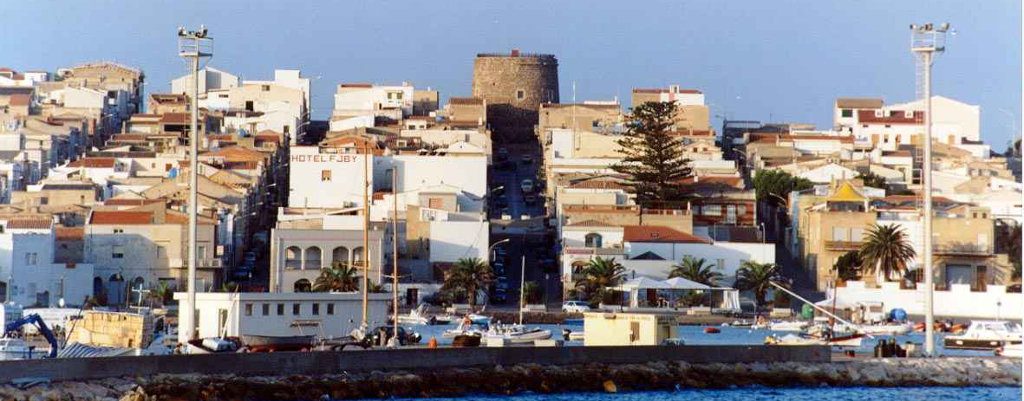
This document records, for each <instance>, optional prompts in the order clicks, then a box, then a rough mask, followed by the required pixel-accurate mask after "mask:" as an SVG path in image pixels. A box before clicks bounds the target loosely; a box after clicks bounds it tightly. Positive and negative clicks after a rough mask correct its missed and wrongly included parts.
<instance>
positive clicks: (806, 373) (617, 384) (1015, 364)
mask: <svg viewBox="0 0 1024 401" xmlns="http://www.w3.org/2000/svg"><path fill="white" fill-rule="evenodd" d="M1020 385H1021V360H1020V359H1000V358H943V359H930V360H929V359H866V360H862V361H844V362H834V363H800V362H781V363H737V364H723V363H709V364H690V363H686V362H650V363H645V364H627V365H606V364H586V365H572V366H551V365H540V364H522V365H514V366H494V367H484V368H461V369H439V370H423V371H387V372H385V371H373V372H338V373H336V374H329V375H317V376H304V375H291V376H253V377H241V376H233V375H214V376H209V375H156V376H153V377H138V378H117V379H103V380H93V381H85V382H77V381H72V382H59V383H50V384H41V385H37V386H34V387H31V388H28V389H18V388H15V387H13V386H11V385H6V386H3V387H0V399H3V400H12V401H13V400H18V401H22V400H24V401H58V400H59V401H65V400H68V401H70V400H102V401H157V400H159V401H163V400H167V401H222V400H223V401H228V400H232V401H234V400H265V401H272V400H284V401H296V400H320V399H325V398H330V399H351V398H387V397H463V396H467V395H472V394H516V393H521V392H526V391H530V392H535V393H557V392H605V391H617V392H623V391H642V390H672V389H679V388H732V387H747V386H768V387H800V386H804V387H808V386H809V387H820V386H836V387H843V386H869V387H879V386H881V387H892V386H1020ZM610 389H611V390H610Z"/></svg>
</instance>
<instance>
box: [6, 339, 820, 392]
mask: <svg viewBox="0 0 1024 401" xmlns="http://www.w3.org/2000/svg"><path fill="white" fill-rule="evenodd" d="M830 360H831V352H830V350H829V349H828V347H824V346H798V347H797V346H763V345H701V346H645V347H623V346H618V347H506V348H489V347H480V348H439V349H427V348H410V349H399V350H371V351H342V352H276V353H265V354H244V353H228V354H215V355H167V356H129V357H113V358H77V359H76V358H72V359H36V360H29V361H0V383H4V382H9V381H11V380H16V379H19V378H26V377H31V378H45V379H47V380H52V381H64V380H87V379H103V378H111V377H122V376H148V375H156V374H203V375H215V374H222V373H232V374H236V375H247V376H251V375H280V374H301V375H321V374H331V373H336V372H340V371H372V370H385V369H387V370H397V369H405V370H417V369H442V368H464V367H473V366H496V365H504V366H511V365H516V364H524V363H544V364H550V365H579V364H587V363H604V364H628V363H644V362H649V361H688V362H691V363H711V362H722V363H740V362H757V361H761V362H783V361H797V362H828V361H830Z"/></svg>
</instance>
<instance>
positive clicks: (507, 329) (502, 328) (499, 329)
mask: <svg viewBox="0 0 1024 401" xmlns="http://www.w3.org/2000/svg"><path fill="white" fill-rule="evenodd" d="M484 337H485V338H486V339H487V340H488V341H490V339H492V338H501V339H506V340H508V341H509V342H510V343H512V344H524V343H529V342H533V341H534V340H547V339H549V338H551V330H545V329H542V328H539V327H532V328H527V327H526V326H523V325H520V324H513V325H507V326H506V325H494V326H491V328H490V329H489V330H487V333H486V334H484Z"/></svg>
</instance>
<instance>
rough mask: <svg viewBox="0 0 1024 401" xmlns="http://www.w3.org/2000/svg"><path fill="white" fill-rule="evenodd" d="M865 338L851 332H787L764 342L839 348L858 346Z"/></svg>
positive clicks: (767, 338)
mask: <svg viewBox="0 0 1024 401" xmlns="http://www.w3.org/2000/svg"><path fill="white" fill-rule="evenodd" d="M863 339H864V335H863V334H850V335H845V336H838V337H812V336H798V335H795V334H787V335H785V336H782V337H777V336H768V337H766V338H765V339H764V343H765V344H767V345H831V346H833V347H837V348H847V347H849V348H858V347H860V345H861V342H862V341H863Z"/></svg>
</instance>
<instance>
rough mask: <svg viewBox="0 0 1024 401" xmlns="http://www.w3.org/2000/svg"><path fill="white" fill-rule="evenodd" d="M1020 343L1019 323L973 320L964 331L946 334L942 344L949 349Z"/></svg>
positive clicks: (984, 348) (987, 347) (984, 347)
mask: <svg viewBox="0 0 1024 401" xmlns="http://www.w3.org/2000/svg"><path fill="white" fill-rule="evenodd" d="M1020 343H1021V328H1020V325H1016V324H1011V323H1010V322H1007V321H1003V320H974V321H971V325H970V326H969V327H968V328H967V331H966V332H965V333H963V334H960V335H948V336H946V338H944V339H943V341H942V346H943V347H945V348H949V349H975V350H995V349H998V348H1000V347H1003V346H1006V345H1013V344H1020Z"/></svg>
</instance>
